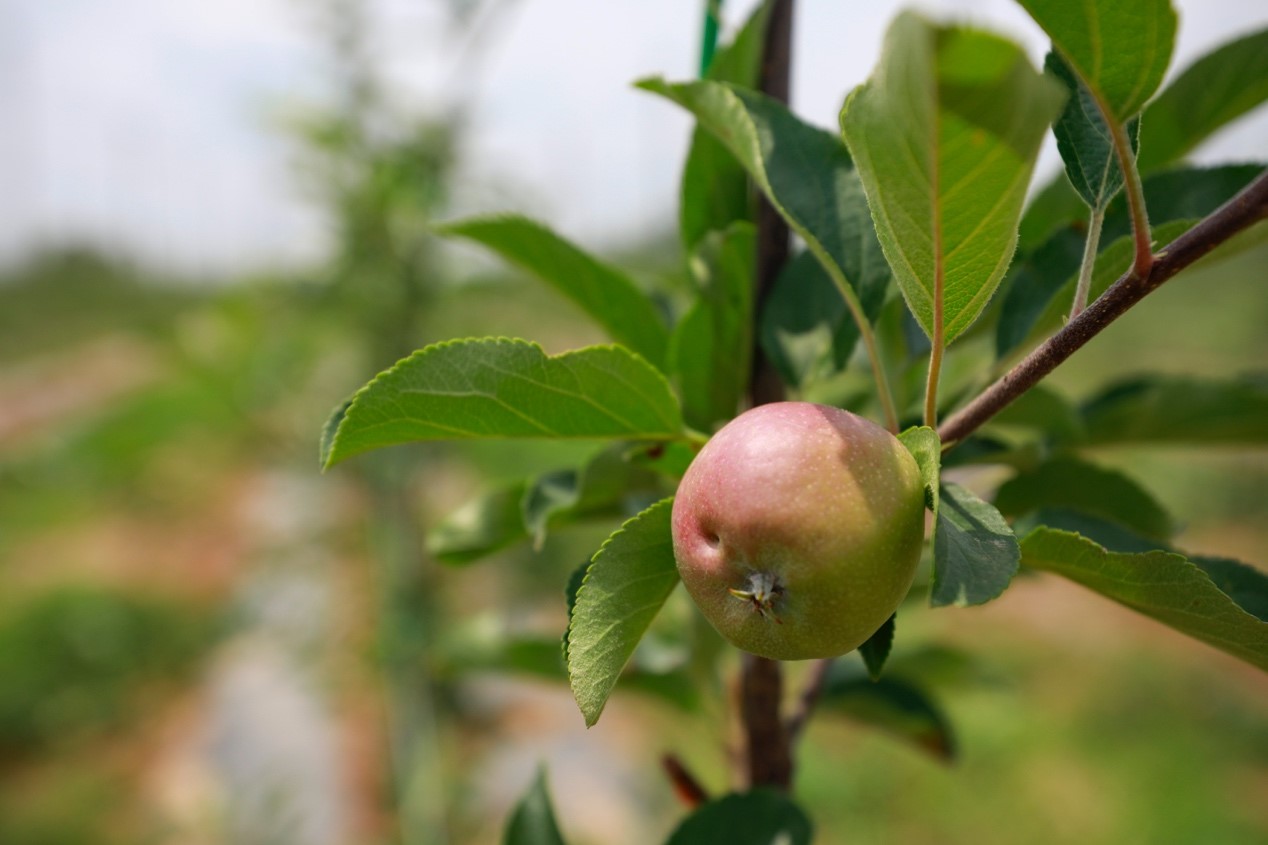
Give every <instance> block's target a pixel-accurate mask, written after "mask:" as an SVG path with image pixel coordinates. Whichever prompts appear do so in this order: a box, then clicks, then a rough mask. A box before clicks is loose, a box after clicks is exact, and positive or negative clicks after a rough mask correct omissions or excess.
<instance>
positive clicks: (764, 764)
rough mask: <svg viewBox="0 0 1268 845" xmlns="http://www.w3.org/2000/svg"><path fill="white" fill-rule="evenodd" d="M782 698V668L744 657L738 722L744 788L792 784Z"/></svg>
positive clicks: (776, 663)
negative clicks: (743, 750)
mask: <svg viewBox="0 0 1268 845" xmlns="http://www.w3.org/2000/svg"><path fill="white" fill-rule="evenodd" d="M783 695H784V673H783V667H782V666H781V665H780V663H779V661H778V660H771V659H770V658H768V657H758V656H757V655H755V654H745V655H744V668H743V671H742V673H741V675H740V720H741V722H743V724H744V743H745V747H746V748H747V750H748V754H747V755H745V763H746V774H747V780H748V783H747V786H749V787H754V786H775V787H779V788H780V789H787V788H788V787H789V785H791V783H792V755H791V754H790V753H789V748H788V732H787V731H786V730H785V729H784V723H783V721H782V720H781V719H780V716H779V705H780V702H781V700H782V699H783Z"/></svg>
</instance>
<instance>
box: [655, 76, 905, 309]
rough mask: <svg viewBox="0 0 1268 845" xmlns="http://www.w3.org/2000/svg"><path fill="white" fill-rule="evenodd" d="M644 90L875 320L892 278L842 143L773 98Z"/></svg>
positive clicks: (736, 92) (723, 91)
mask: <svg viewBox="0 0 1268 845" xmlns="http://www.w3.org/2000/svg"><path fill="white" fill-rule="evenodd" d="M638 85H639V87H640V88H643V89H644V90H647V91H651V92H653V93H656V94H660V95H661V96H663V97H666V98H668V99H670V100H672V101H674V102H676V103H678V104H679V105H681V106H683V107H684V108H686V109H687V110H688V111H690V112H691V113H692V114H693V115H695V117H696V120H697V121H698V122H699V123H700V125H701V126H703V127H704V128H706V129H708V130H709V131H710V132H712V133H713V134H714V136H715V137H717V138H719V139H720V140H721V141H722V142H723V143H724V144H725V145H726V147H727V149H728V150H730V151H731V153H732V155H734V156H735V157H736V159H737V160H738V161H739V162H740V163H741V164H742V165H743V166H744V168H745V170H747V171H748V174H749V176H750V177H752V179H753V181H754V182H755V183H756V184H757V186H758V188H759V189H760V190H761V191H762V193H764V194H765V195H766V198H767V199H768V200H770V203H771V205H772V206H773V207H774V208H775V210H776V211H778V212H779V213H780V215H781V216H782V217H783V218H784V219H785V220H786V221H787V222H788V225H789V226H790V227H791V228H792V230H793V231H794V232H796V233H797V234H798V235H799V236H800V237H801V238H802V240H804V241H805V243H806V247H807V249H809V250H810V252H811V253H812V254H813V255H814V256H815V258H817V259H818V260H819V262H820V263H821V264H823V266H824V268H825V269H826V270H827V271H828V273H829V274H830V275H831V276H833V282H834V284H836V285H837V286H838V288H839V289H841V291H842V294H843V295H848V296H854V297H856V298H857V299H858V301H859V304H860V307H861V309H862V311H863V313H864V314H865V315H866V316H867V318H868V319H869V320H874V319H875V318H876V315H877V314H878V313H879V312H880V308H881V306H882V305H884V302H885V291H886V288H887V287H888V285H889V278H890V271H889V268H888V267H887V266H886V264H885V259H884V256H883V255H882V254H881V252H880V248H879V244H878V243H877V241H876V233H875V231H874V230H873V228H872V223H871V220H870V219H869V218H868V213H867V201H866V199H865V198H864V196H863V188H862V185H861V184H860V182H859V179H858V175H857V174H856V173H855V172H854V166H853V163H852V162H851V161H850V154H849V152H848V151H847V150H846V148H845V145H844V144H843V143H842V142H841V139H840V138H838V137H836V136H835V135H833V134H831V133H829V132H824V131H823V130H822V129H817V128H815V127H813V126H810V125H809V124H807V123H804V122H802V121H801V120H800V119H798V118H797V117H796V116H795V115H793V113H792V112H790V111H788V109H787V108H786V107H785V106H783V105H782V104H781V103H779V102H777V101H776V100H773V99H771V98H770V97H767V96H765V95H763V94H758V93H756V92H754V91H749V90H746V89H743V88H739V87H736V86H733V85H724V84H722V83H718V82H708V81H705V82H689V83H678V84H670V83H667V82H665V81H664V80H661V79H645V80H643V81H641V82H639V83H638Z"/></svg>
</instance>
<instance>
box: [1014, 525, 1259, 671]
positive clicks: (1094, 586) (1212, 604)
mask: <svg viewBox="0 0 1268 845" xmlns="http://www.w3.org/2000/svg"><path fill="white" fill-rule="evenodd" d="M1021 549H1022V560H1023V562H1024V563H1025V564H1026V566H1028V567H1030V568H1032V569H1043V570H1047V571H1049V572H1055V573H1056V574H1058V575H1061V576H1063V577H1065V578H1069V579H1070V580H1071V581H1074V582H1076V583H1079V584H1082V585H1083V586H1085V587H1087V588H1089V589H1091V590H1094V591H1096V592H1098V593H1100V594H1101V595H1103V596H1105V597H1107V598H1110V599H1113V600H1114V601H1116V602H1118V603H1120V604H1123V605H1126V606H1127V607H1130V608H1132V609H1133V610H1136V611H1139V612H1140V613H1143V614H1145V615H1146V616H1150V617H1152V618H1154V619H1156V620H1158V621H1159V622H1162V623H1163V624H1165V625H1169V626H1171V627H1172V628H1175V629H1176V630H1178V631H1181V632H1183V633H1185V634H1188V635H1189V636H1191V637H1194V638H1196V639H1199V640H1202V641H1203V642H1205V643H1208V644H1209V645H1212V646H1215V647H1216V648H1218V649H1220V650H1221V651H1225V652H1227V653H1229V654H1232V655H1234V656H1236V657H1240V658H1241V659H1242V660H1246V661H1248V662H1249V663H1252V664H1254V665H1255V666H1258V667H1259V668H1261V669H1264V670H1268V622H1264V621H1263V620H1261V619H1258V618H1256V617H1255V616H1254V615H1252V614H1251V613H1249V612H1247V611H1246V610H1244V609H1242V608H1241V607H1239V606H1238V605H1237V604H1236V603H1235V602H1234V601H1233V600H1232V598H1230V597H1229V596H1228V595H1226V594H1225V593H1223V592H1221V591H1220V590H1219V588H1217V587H1216V585H1215V583H1214V582H1212V580H1211V577H1210V576H1209V575H1207V573H1206V572H1205V571H1204V570H1203V569H1202V568H1200V567H1198V566H1196V565H1194V564H1193V563H1191V562H1189V561H1187V560H1185V559H1184V558H1183V557H1181V556H1180V555H1178V554H1172V553H1170V552H1161V551H1158V552H1147V553H1145V554H1119V553H1115V552H1107V551H1106V550H1105V549H1103V548H1101V547H1100V546H1098V545H1097V544H1096V543H1093V542H1092V541H1091V540H1088V539H1087V538H1085V537H1080V536H1079V535H1077V534H1071V533H1069V532H1067V531H1059V530H1056V529H1051V528H1036V529H1035V530H1034V531H1032V532H1030V533H1029V534H1027V535H1026V537H1025V539H1023V540H1022V543H1021Z"/></svg>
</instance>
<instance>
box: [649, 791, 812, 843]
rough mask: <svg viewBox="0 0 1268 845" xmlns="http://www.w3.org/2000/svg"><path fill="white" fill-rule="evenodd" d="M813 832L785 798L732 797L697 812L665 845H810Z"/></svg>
mask: <svg viewBox="0 0 1268 845" xmlns="http://www.w3.org/2000/svg"><path fill="white" fill-rule="evenodd" d="M813 836H814V828H813V826H812V825H811V824H810V819H809V818H807V817H806V814H805V813H803V812H802V811H801V808H800V807H798V806H797V805H796V804H794V803H793V802H792V799H790V798H789V797H788V796H787V795H785V794H783V793H782V792H778V791H776V790H774V789H770V788H758V789H754V790H752V791H751V792H745V793H742V794H736V793H732V794H730V795H725V796H723V797H722V798H719V799H717V800H714V801H710V802H709V803H708V804H705V805H704V806H702V807H699V808H697V809H696V811H695V812H693V813H692V814H691V815H690V816H688V817H687V818H686V819H685V820H684V821H683V822H682V824H680V825H679V826H678V828H677V830H675V831H674V832H673V834H671V835H670V837H669V839H668V840H667V841H666V843H665V845H811V840H812V838H813Z"/></svg>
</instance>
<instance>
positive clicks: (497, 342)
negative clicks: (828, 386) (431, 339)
mask: <svg viewBox="0 0 1268 845" xmlns="http://www.w3.org/2000/svg"><path fill="white" fill-rule="evenodd" d="M682 435H683V430H682V416H681V412H680V411H679V410H678V404H677V402H676V400H675V399H674V396H673V393H672V392H671V391H670V389H669V383H668V382H667V381H666V380H665V377H664V376H662V375H661V374H660V373H658V372H657V371H656V370H655V369H653V368H652V367H651V366H650V365H649V364H648V363H647V362H646V361H644V360H643V359H642V358H639V357H638V356H637V355H634V354H633V353H631V352H630V351H628V350H626V349H624V348H622V347H620V346H589V347H586V348H584V349H578V350H575V351H572V352H565V353H563V354H561V355H555V356H551V357H547V355H546V353H544V352H543V351H542V349H541V347H540V346H538V345H537V344H535V343H529V342H528V341H524V340H508V339H505V338H484V339H481V340H455V341H448V342H446V343H438V344H435V345H433V346H428V347H427V348H426V349H423V350H421V351H419V352H415V353H414V354H413V355H411V356H410V357H409V358H406V359H405V360H403V361H401V362H399V363H398V364H397V365H396V366H394V367H392V369H390V370H388V371H386V372H384V373H380V374H379V375H378V376H377V377H376V378H375V379H374V380H373V381H372V382H370V383H369V384H368V385H366V386H365V387H363V388H361V390H360V391H359V392H358V393H357V395H356V396H354V397H353V400H352V404H351V405H350V406H349V408H348V410H347V412H346V413H345V415H344V418H343V421H342V422H341V423H340V424H339V428H338V430H337V431H336V433H335V436H334V438H333V440H332V442H331V443H330V446H329V450H328V451H327V453H326V456H325V463H326V466H331V465H333V464H336V463H338V462H339V461H342V460H343V459H345V458H348V457H351V456H352V455H356V454H358V453H360V452H365V451H368V450H370V449H377V448H380V447H383V446H392V445H395V444H398V443H407V442H410V441H413V440H446V439H449V440H453V439H465V438H479V437H537V438H561V437H562V438H601V437H609V438H630V439H646V440H672V439H675V438H678V437H681V436H682Z"/></svg>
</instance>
